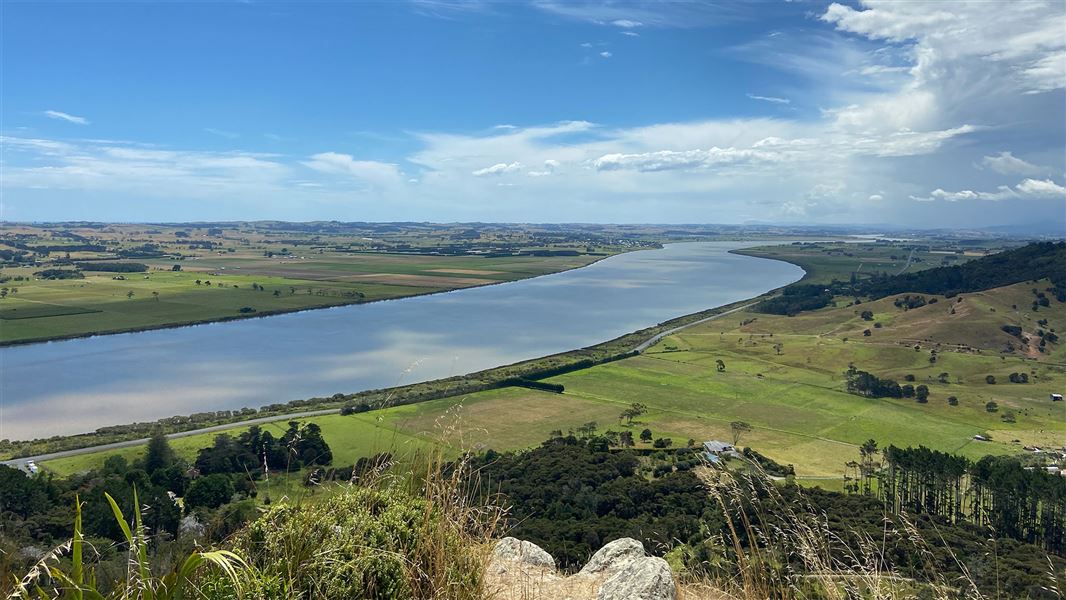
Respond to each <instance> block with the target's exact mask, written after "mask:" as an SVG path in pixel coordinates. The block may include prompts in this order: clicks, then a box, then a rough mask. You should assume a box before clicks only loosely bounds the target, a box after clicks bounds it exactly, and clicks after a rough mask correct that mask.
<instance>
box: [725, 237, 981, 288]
mask: <svg viewBox="0 0 1066 600" xmlns="http://www.w3.org/2000/svg"><path fill="white" fill-rule="evenodd" d="M998 249H999V247H998V246H986V245H978V246H974V245H970V246H966V247H965V248H960V247H958V246H957V245H955V244H953V243H950V242H947V241H937V242H929V241H924V240H923V241H914V242H906V241H897V242H878V243H845V242H804V243H794V244H789V245H776V246H759V247H756V248H747V249H745V250H738V251H737V253H738V254H746V255H749V256H759V257H762V258H775V259H778V260H784V261H787V262H790V263H793V264H796V265H799V266H800V267H802V268H803V270H804V271H806V272H807V274H806V275H805V276H804V278H803V280H802V281H803V282H805V283H829V282H830V281H833V280H834V279H836V280H839V281H848V280H849V279H850V278H851V277H852V275H853V274H854V276H855V277H866V276H870V275H873V274H875V273H888V274H889V275H896V274H899V273H904V272H912V271H920V270H923V269H930V268H933V267H940V266H944V265H957V264H961V263H964V262H966V261H968V260H972V259H974V258H978V257H980V256H984V255H985V254H986V253H988V252H991V251H994V250H998Z"/></svg>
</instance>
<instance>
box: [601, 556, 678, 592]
mask: <svg viewBox="0 0 1066 600" xmlns="http://www.w3.org/2000/svg"><path fill="white" fill-rule="evenodd" d="M676 598H677V587H676V586H675V585H674V576H673V573H671V572H670V565H668V564H666V561H665V560H663V559H661V558H656V557H644V558H638V559H635V560H631V561H630V562H629V564H628V565H626V567H625V568H624V569H622V570H621V571H618V572H617V573H615V574H614V575H612V576H610V577H609V578H608V579H607V581H605V582H603V585H602V586H600V591H599V593H598V594H597V595H596V600H675V599H676Z"/></svg>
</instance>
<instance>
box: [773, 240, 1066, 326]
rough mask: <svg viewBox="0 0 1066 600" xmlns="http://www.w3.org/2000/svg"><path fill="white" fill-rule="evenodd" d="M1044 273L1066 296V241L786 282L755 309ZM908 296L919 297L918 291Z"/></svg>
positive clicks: (991, 284) (950, 290) (965, 286)
mask: <svg viewBox="0 0 1066 600" xmlns="http://www.w3.org/2000/svg"><path fill="white" fill-rule="evenodd" d="M1044 278H1048V279H1050V280H1051V282H1052V284H1053V285H1054V287H1053V288H1051V289H1050V290H1049V291H1050V292H1051V293H1052V294H1053V295H1054V296H1055V297H1056V298H1057V299H1058V300H1059V301H1060V302H1061V301H1066V242H1035V243H1031V244H1028V245H1025V246H1022V247H1020V248H1015V249H1013V250H1007V251H1004V252H999V253H997V254H991V255H989V256H984V257H981V258H977V259H974V260H972V261H969V262H966V263H963V264H961V265H950V266H943V267H935V268H932V269H925V270H922V271H917V272H914V273H903V274H898V275H889V274H886V273H875V274H873V275H871V276H870V277H867V278H859V277H857V276H855V274H853V275H852V277H851V279H850V280H849V281H836V280H834V281H833V282H832V283H831V284H829V285H818V284H807V283H803V284H792V285H789V286H787V287H785V289H784V290H783V291H782V293H781V294H780V295H779V296H776V297H774V298H770V299H767V300H764V301H762V302H760V303H759V304H758V305H757V306H756V307H755V310H757V311H758V312H763V313H767V314H775V315H789V316H793V315H796V314H798V313H800V312H802V311H807V310H815V309H818V308H822V307H825V306H829V305H830V304H831V303H832V301H833V297H834V296H852V297H855V298H870V299H878V298H884V297H886V296H891V295H893V294H902V293H908V292H910V293H914V292H918V293H925V294H941V295H944V296H947V297H949V298H950V297H953V296H956V295H958V294H961V293H969V292H975V291H979V290H986V289H990V288H995V287H1000V286H1005V285H1010V284H1014V283H1019V282H1022V281H1031V280H1037V279H1044ZM1038 293H1042V292H1038ZM912 301H913V302H917V301H918V297H915V298H914V299H913V300H912ZM922 302H924V299H923V300H922Z"/></svg>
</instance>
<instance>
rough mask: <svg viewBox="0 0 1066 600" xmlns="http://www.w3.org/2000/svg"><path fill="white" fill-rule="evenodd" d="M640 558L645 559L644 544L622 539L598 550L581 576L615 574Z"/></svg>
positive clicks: (583, 569) (630, 539) (631, 539)
mask: <svg viewBox="0 0 1066 600" xmlns="http://www.w3.org/2000/svg"><path fill="white" fill-rule="evenodd" d="M638 558H644V544H641V543H640V542H638V541H637V540H635V539H633V538H620V539H617V540H615V541H613V542H611V543H609V544H607V545H606V546H604V547H603V548H600V549H599V550H597V551H596V554H593V555H592V558H590V559H589V561H588V562H587V563H585V566H584V567H583V568H582V569H581V572H580V573H579V575H586V576H588V575H600V574H605V573H609V574H613V573H616V572H618V571H620V570H622V569H624V568H625V567H627V566H628V565H629V563H630V562H632V561H634V560H636V559H638Z"/></svg>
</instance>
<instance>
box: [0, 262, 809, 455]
mask: <svg viewBox="0 0 1066 600" xmlns="http://www.w3.org/2000/svg"><path fill="white" fill-rule="evenodd" d="M736 247H737V245H736V244H710V245H708V244H679V245H672V246H671V247H670V249H664V250H661V251H656V252H655V253H642V252H641V253H628V254H626V255H625V256H624V257H623V256H618V257H615V258H616V259H617V262H616V261H610V262H603V263H602V265H603V266H602V267H601V266H596V267H595V268H593V270H591V271H587V270H579V271H578V272H575V273H566V274H559V275H557V276H556V277H552V278H537V279H536V280H535V281H528V282H520V283H516V284H515V285H513V286H494V288H493V290H483V289H482V290H465V291H462V292H457V294H456V295H455V296H449V295H438V296H436V297H435V298H433V299H431V298H413V299H408V300H405V301H404V302H401V303H378V304H377V305H376V306H377V308H374V309H371V308H372V307H366V310H363V308H349V309H344V310H338V311H317V313H308V314H306V315H299V316H298V317H299V318H296V317H297V316H296V315H290V316H287V317H279V318H278V320H276V321H275V320H263V321H262V323H263V325H249V324H229V325H224V326H218V327H210V328H208V327H205V328H201V329H197V328H190V329H188V330H187V332H186V333H182V334H180V336H178V335H176V334H169V333H167V334H160V333H150V334H143V335H142V334H138V335H136V336H133V335H131V336H113V337H111V338H101V339H99V340H95V341H93V343H91V344H89V343H81V342H79V343H77V344H74V345H67V344H58V345H56V346H55V347H51V346H49V347H47V348H46V347H44V346H40V347H37V348H36V349H34V351H33V352H32V353H29V354H25V353H23V352H22V351H21V350H20V352H19V353H18V354H15V353H9V354H7V355H6V356H5V359H6V360H7V365H6V366H7V368H9V369H18V370H19V372H20V373H22V374H23V377H21V378H19V379H15V380H8V381H7V382H6V384H5V391H6V392H7V393H6V394H5V396H6V397H7V398H8V401H7V403H6V406H5V414H4V416H5V417H6V420H7V423H8V431H9V433H8V435H7V436H4V437H8V438H9V439H10V438H15V437H17V436H16V435H12V434H15V433H16V432H17V431H18V430H19V428H20V427H21V429H22V430H23V431H28V432H29V433H31V434H32V433H33V432H34V431H35V429H34V428H32V427H28V425H30V424H32V423H36V422H37V421H40V420H41V419H42V418H44V416H45V415H48V414H55V415H56V418H57V419H60V421H59V422H55V421H48V422H47V423H45V422H42V423H41V426H40V427H39V428H37V429H36V431H39V432H42V431H48V430H52V431H56V433H57V434H59V435H56V436H52V437H48V438H43V437H41V438H38V439H37V440H35V441H33V442H21V443H16V444H12V443H8V444H4V445H6V446H7V447H6V448H3V447H0V451H3V452H4V454H7V456H8V457H12V456H14V455H19V456H27V455H36V454H42V453H49V452H54V451H62V450H67V449H71V448H74V447H82V446H89V445H99V444H102V443H113V442H119V441H125V440H129V439H137V438H141V437H147V436H148V435H149V433H150V432H151V431H152V429H154V428H155V427H158V426H162V427H163V428H164V429H165V430H167V431H169V432H178V431H186V430H192V429H199V428H202V427H210V426H215V425H220V424H230V423H235V422H238V421H241V420H247V419H251V418H258V417H262V416H271V415H284V414H288V413H293V412H303V411H307V410H313V409H320V408H327V407H328V408H338V407H339V406H341V405H343V404H344V403H346V402H356V403H361V404H367V405H375V406H381V405H391V404H396V403H405V404H406V403H415V402H421V401H425V400H429V399H435V398H440V397H445V396H447V395H450V394H462V393H469V392H475V391H479V390H484V389H490V388H492V387H498V386H499V385H500V381H502V380H504V379H511V378H530V377H534V378H535V377H538V376H550V375H551V374H553V373H556V372H559V371H558V370H559V369H571V368H574V367H575V366H587V365H589V364H598V363H599V362H601V361H604V360H608V359H610V358H612V357H616V356H619V355H622V354H624V353H626V352H630V351H632V350H633V349H634V348H635V347H636V346H637V345H638V344H640V343H642V342H645V341H647V340H648V339H649V338H651V337H652V336H654V335H655V334H657V333H661V332H662V331H665V330H667V329H670V328H671V327H674V326H678V325H683V324H685V323H687V322H690V321H694V320H698V319H700V318H705V317H707V316H711V315H713V314H714V313H716V312H720V311H724V310H728V309H729V308H735V307H737V306H741V305H743V304H744V303H745V301H750V298H751V297H752V296H751V295H743V294H744V292H749V294H750V292H758V291H762V290H766V289H767V287H770V285H774V284H776V285H783V284H786V283H788V282H790V281H792V280H794V279H797V278H799V277H800V276H801V275H802V271H801V270H800V269H798V268H796V267H794V266H792V265H788V264H786V263H783V262H779V261H768V260H759V259H752V258H745V257H739V256H734V255H731V254H728V253H727V251H728V250H730V249H732V248H736ZM775 265H776V266H775ZM767 284H770V285H767ZM763 286H765V287H763ZM741 298H743V300H737V301H736V302H729V301H730V300H734V299H741ZM715 300H717V302H715ZM701 303H705V304H704V305H705V306H720V307H722V308H721V309H711V310H698V311H692V309H693V308H695V307H698V306H699V304H701ZM675 311H676V312H675ZM671 313H672V314H671ZM678 314H680V315H682V316H681V317H674V318H664V317H671V316H672V315H678ZM653 319H654V320H653ZM642 323H657V325H653V326H651V327H642V328H633V329H630V328H631V327H632V326H633V325H638V327H639V325H640V324H642ZM627 330H629V331H628V332H627V333H621V332H626V331H627ZM378 331H381V332H382V334H385V335H387V337H386V338H384V339H382V338H380V337H378V336H380V335H382V334H379V333H377V332H378ZM397 332H402V335H403V337H400V338H397V337H396V335H397ZM596 338H599V339H601V340H608V341H606V342H600V343H595V344H590V345H587V346H579V345H577V344H574V343H573V342H574V341H578V342H580V341H582V340H590V341H594V340H596ZM472 344H473V345H472ZM567 346H569V348H570V349H569V350H566V349H565V348H566V347H567ZM560 347H561V348H560ZM555 348H559V351H554V352H553V350H554V349H555ZM574 348H577V349H576V350H574ZM453 355H454V356H453ZM523 355H524V356H523ZM527 357H528V358H527ZM508 358H510V360H508ZM501 363H503V366H498V365H500V364H501ZM578 363H580V364H578ZM163 365H166V368H165V369H161V367H162V366H163ZM205 369H210V370H209V371H206V370H205ZM277 369H282V371H277ZM326 369H328V370H326ZM449 372H450V373H465V374H461V375H450V374H449ZM364 373H365V374H367V375H366V376H364V375H363V374H364ZM41 377H45V379H43V380H42V379H41ZM49 377H52V379H47V378H49ZM57 377H58V379H56V378H57ZM116 377H117V378H116ZM404 379H406V380H408V381H412V383H410V384H407V385H400V383H401V380H404ZM31 381H32V382H40V381H44V382H45V383H46V385H44V386H43V387H42V386H41V385H39V384H36V383H35V384H34V385H33V386H32V387H31V386H30V385H29V383H30V382H31ZM279 381H280V382H286V383H288V382H291V383H289V387H288V388H285V387H282V386H279V385H277V382H279ZM68 382H69V383H68ZM242 382H246V384H245V383H242ZM382 384H383V385H382ZM219 386H223V387H219ZM248 386H250V387H248ZM300 388H302V389H304V390H306V391H310V392H311V393H310V394H306V391H305V392H304V394H306V395H302V394H300V391H299V389H300ZM287 389H288V390H290V391H288V392H287ZM200 390H203V391H200ZM336 390H355V391H357V393H354V394H339V393H338V394H333V393H332V392H334V391H336ZM234 391H236V392H238V393H241V394H242V396H241V397H237V396H234ZM57 394H62V395H57ZM285 396H288V397H289V398H296V399H295V400H292V401H290V402H279V401H278V400H281V399H284V398H285ZM230 397H236V398H237V399H236V400H235V401H234V400H229V401H226V400H225V398H230ZM242 397H244V398H248V397H250V398H253V399H251V400H247V399H242ZM38 398H39V400H38ZM53 398H54V399H55V400H52V399H53ZM215 398H223V400H222V401H219V400H216V399H215ZM270 399H275V403H274V404H268V405H266V406H263V408H261V409H259V410H256V409H250V408H237V409H235V407H241V406H242V405H243V406H245V407H247V406H261V405H262V404H263V403H264V401H269V400H270ZM130 402H132V403H135V404H136V405H131V407H130V410H129V411H121V410H115V409H114V408H112V409H109V410H108V411H107V412H106V413H105V412H99V411H97V412H95V413H93V414H89V413H85V410H86V409H85V408H82V407H104V406H110V407H116V406H121V405H124V404H126V403H130ZM238 402H239V403H238ZM50 405H51V406H55V407H56V408H55V409H49V408H46V407H48V406H50ZM167 406H173V407H175V408H171V409H167V408H166V407H167ZM182 408H184V410H181V409H182ZM218 409H229V410H218ZM56 410H59V411H61V412H58V413H56V412H54V411H56ZM195 410H199V411H200V412H194V411H195ZM27 411H31V412H27ZM183 412H184V413H185V414H187V415H190V416H187V417H165V418H161V419H156V415H160V414H162V415H167V414H171V415H173V414H182V413H183ZM83 413H85V416H87V417H89V418H88V420H86V419H83V418H82V417H81V416H78V415H82V414H83ZM153 413H154V414H153ZM116 414H127V415H130V416H133V417H136V416H137V415H138V414H144V415H145V416H149V419H143V418H142V419H135V418H127V419H128V421H131V422H133V424H131V425H120V426H111V425H110V423H114V415H116ZM109 415H110V416H111V419H107V416H109ZM66 421H70V422H71V423H73V424H74V425H75V426H79V425H80V427H84V424H88V423H93V424H99V425H97V427H98V429H96V430H95V431H93V432H91V433H85V434H80V435H79V434H74V432H71V433H70V434H67V433H66V432H65V431H62V429H63V427H62V425H60V426H56V425H57V423H60V422H66ZM109 421H110V422H109ZM104 425H107V426H104ZM75 431H77V430H75ZM27 437H28V436H27ZM23 439H25V438H23Z"/></svg>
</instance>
